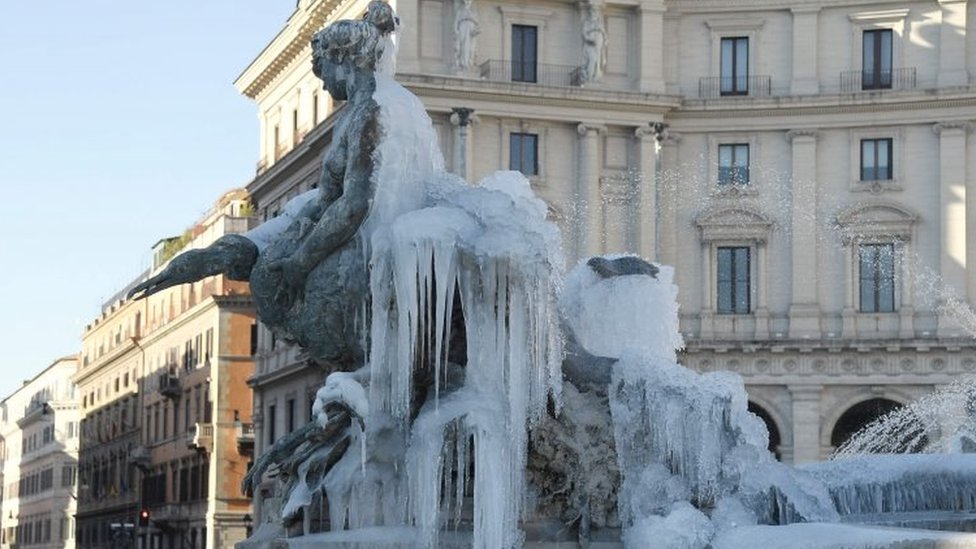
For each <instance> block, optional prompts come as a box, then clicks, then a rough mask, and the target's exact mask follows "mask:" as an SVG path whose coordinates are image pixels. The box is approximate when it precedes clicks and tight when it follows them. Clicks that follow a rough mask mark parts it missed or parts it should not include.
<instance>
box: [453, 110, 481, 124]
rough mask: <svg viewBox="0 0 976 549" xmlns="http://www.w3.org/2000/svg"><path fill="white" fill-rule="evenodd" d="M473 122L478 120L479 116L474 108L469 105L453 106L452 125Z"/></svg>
mask: <svg viewBox="0 0 976 549" xmlns="http://www.w3.org/2000/svg"><path fill="white" fill-rule="evenodd" d="M472 122H478V117H477V116H475V114H474V109H470V108H468V107H453V108H451V125H452V126H461V127H464V126H467V125H469V124H471V123H472Z"/></svg>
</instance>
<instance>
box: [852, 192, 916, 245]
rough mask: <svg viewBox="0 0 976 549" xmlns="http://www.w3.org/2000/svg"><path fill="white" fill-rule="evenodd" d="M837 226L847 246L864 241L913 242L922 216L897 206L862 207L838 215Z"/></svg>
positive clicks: (872, 205)
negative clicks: (914, 231)
mask: <svg viewBox="0 0 976 549" xmlns="http://www.w3.org/2000/svg"><path fill="white" fill-rule="evenodd" d="M834 222H835V224H836V226H837V228H838V229H839V230H840V235H841V240H842V242H843V243H844V245H850V244H856V243H858V242H861V241H864V240H872V241H878V240H879V239H880V240H882V241H888V242H891V241H898V242H911V240H912V232H913V230H914V228H915V224H916V223H917V222H918V216H917V215H916V214H915V213H913V212H911V211H909V210H907V209H906V208H904V207H903V206H901V205H899V204H895V203H893V202H875V203H868V204H865V203H861V204H855V205H854V206H852V207H850V208H847V209H846V210H844V211H842V212H841V213H839V214H837V216H836V218H835V219H834Z"/></svg>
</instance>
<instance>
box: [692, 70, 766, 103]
mask: <svg viewBox="0 0 976 549" xmlns="http://www.w3.org/2000/svg"><path fill="white" fill-rule="evenodd" d="M771 94H772V85H771V79H770V78H769V76H767V75H762V74H750V75H748V76H703V77H701V78H699V79H698V97H699V98H700V99H713V98H718V97H721V98H734V97H769V96H770V95H771Z"/></svg>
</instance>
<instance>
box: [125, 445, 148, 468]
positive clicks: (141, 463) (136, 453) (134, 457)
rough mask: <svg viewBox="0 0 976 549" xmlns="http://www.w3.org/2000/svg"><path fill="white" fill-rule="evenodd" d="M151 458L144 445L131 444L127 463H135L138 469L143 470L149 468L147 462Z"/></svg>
mask: <svg viewBox="0 0 976 549" xmlns="http://www.w3.org/2000/svg"><path fill="white" fill-rule="evenodd" d="M151 460H152V456H151V455H150V453H149V448H146V447H145V446H133V447H132V449H131V450H129V463H131V464H132V465H135V466H136V467H138V468H139V469H141V470H143V471H145V470H146V469H148V468H149V463H150V461H151Z"/></svg>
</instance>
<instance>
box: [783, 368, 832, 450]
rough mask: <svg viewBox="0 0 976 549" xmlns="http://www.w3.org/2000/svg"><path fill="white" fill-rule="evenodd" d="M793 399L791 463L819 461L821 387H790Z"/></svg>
mask: <svg viewBox="0 0 976 549" xmlns="http://www.w3.org/2000/svg"><path fill="white" fill-rule="evenodd" d="M788 388H789V391H790V395H791V396H792V397H793V463H794V464H797V465H799V464H801V463H809V462H812V461H819V460H820V392H821V390H823V386H822V385H790V386H789V387H788Z"/></svg>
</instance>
